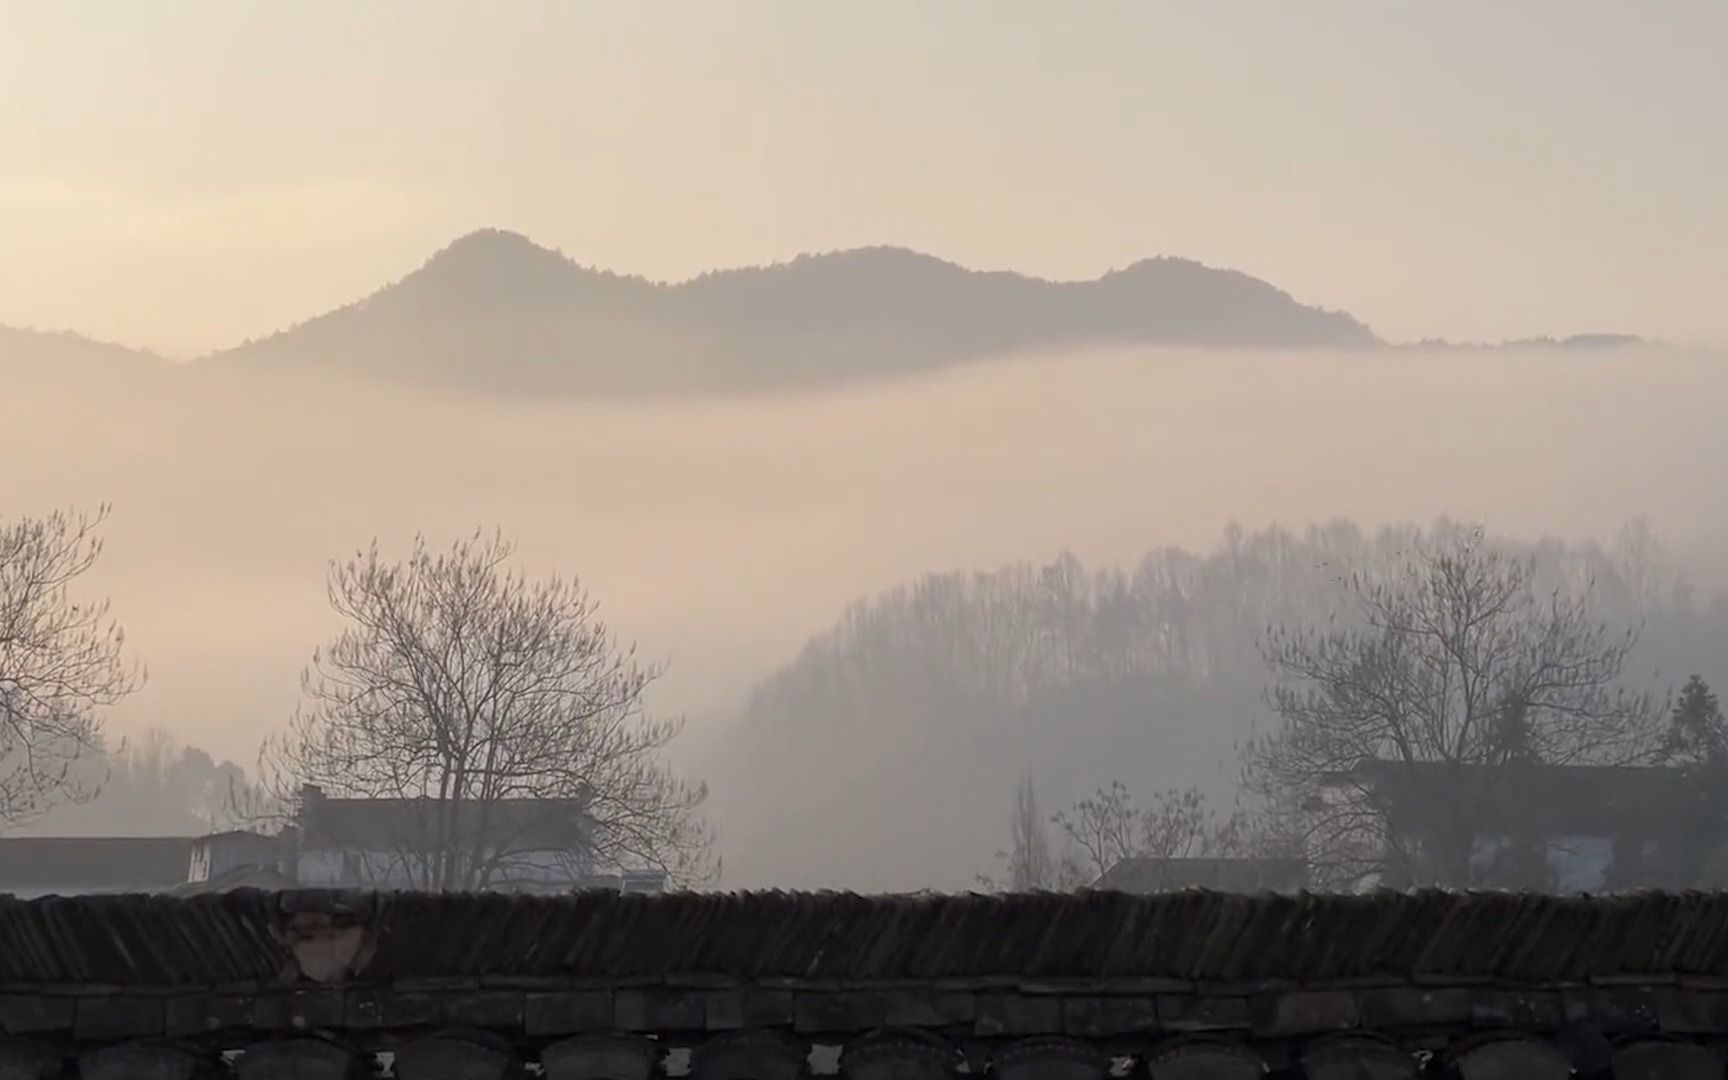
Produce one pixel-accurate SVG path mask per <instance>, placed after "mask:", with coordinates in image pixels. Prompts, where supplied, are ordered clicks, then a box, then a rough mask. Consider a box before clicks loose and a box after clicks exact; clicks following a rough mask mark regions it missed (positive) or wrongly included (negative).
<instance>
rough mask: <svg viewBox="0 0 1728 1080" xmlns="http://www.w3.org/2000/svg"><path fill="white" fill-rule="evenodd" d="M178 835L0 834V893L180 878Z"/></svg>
mask: <svg viewBox="0 0 1728 1080" xmlns="http://www.w3.org/2000/svg"><path fill="white" fill-rule="evenodd" d="M193 843H194V841H193V840H192V839H191V838H189V837H184V836H6V837H0V892H35V891H40V890H43V889H53V890H57V891H61V892H149V891H154V890H157V889H161V888H165V887H168V886H173V885H178V884H180V883H181V882H183V881H185V880H186V870H187V867H188V865H189V864H190V861H191V858H192V845H193Z"/></svg>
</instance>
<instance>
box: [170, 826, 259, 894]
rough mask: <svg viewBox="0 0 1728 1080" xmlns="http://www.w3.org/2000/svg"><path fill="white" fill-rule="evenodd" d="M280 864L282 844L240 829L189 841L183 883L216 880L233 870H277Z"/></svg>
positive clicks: (226, 875)
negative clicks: (188, 858)
mask: <svg viewBox="0 0 1728 1080" xmlns="http://www.w3.org/2000/svg"><path fill="white" fill-rule="evenodd" d="M281 861H282V845H281V842H280V841H279V840H278V839H277V838H276V837H274V836H266V835H264V834H263V833H255V832H247V831H245V830H242V829H235V830H230V831H228V832H219V833H211V834H210V835H209V836H200V837H199V838H198V839H196V840H194V841H193V842H192V860H191V864H190V866H189V867H188V868H187V871H186V880H187V881H188V882H193V883H196V882H206V881H215V880H218V879H221V878H224V877H229V876H231V875H232V874H233V873H234V871H236V870H242V869H258V868H263V867H270V868H276V867H278V866H279V865H280V863H281Z"/></svg>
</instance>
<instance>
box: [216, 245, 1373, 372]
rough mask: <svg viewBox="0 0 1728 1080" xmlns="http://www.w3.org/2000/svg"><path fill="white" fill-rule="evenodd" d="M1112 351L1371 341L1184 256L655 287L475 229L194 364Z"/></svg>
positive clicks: (932, 362)
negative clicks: (376, 283)
mask: <svg viewBox="0 0 1728 1080" xmlns="http://www.w3.org/2000/svg"><path fill="white" fill-rule="evenodd" d="M1105 343H1119V344H1171V345H1175V344H1187V345H1218V346H1256V345H1258V346H1264V347H1293V348H1301V347H1361V346H1369V345H1376V344H1380V340H1379V338H1377V337H1376V336H1375V335H1374V334H1373V332H1372V331H1371V330H1369V329H1368V327H1367V326H1365V325H1364V324H1362V323H1360V322H1358V321H1357V320H1356V319H1354V318H1353V317H1351V316H1349V315H1347V314H1344V313H1341V312H1332V311H1326V310H1323V309H1320V308H1315V307H1309V306H1306V305H1303V304H1300V303H1298V302H1296V301H1295V300H1294V299H1293V298H1292V297H1290V296H1289V294H1287V293H1285V292H1283V291H1282V290H1280V289H1277V288H1276V287H1274V286H1272V285H1270V284H1269V283H1266V282H1264V281H1261V280H1259V279H1257V278H1253V277H1250V276H1249V275H1246V274H1242V273H1240V272H1238V271H1232V270H1217V269H1214V268H1211V267H1207V266H1204V265H1203V264H1201V263H1198V262H1194V261H1192V260H1187V259H1173V258H1158V259H1145V260H1140V261H1138V262H1136V263H1133V264H1130V265H1129V266H1128V267H1124V268H1120V269H1116V270H1112V271H1109V272H1107V273H1105V274H1102V275H1100V276H1099V277H1097V278H1094V279H1091V280H1086V281H1072V282H1059V281H1049V280H1045V279H1039V278H1034V277H1030V276H1027V275H1024V274H1019V273H1016V272H1013V271H1002V270H996V271H977V270H971V269H968V268H966V267H963V266H960V265H959V264H956V263H953V262H950V261H947V260H944V259H941V258H938V257H936V256H932V255H927V254H924V253H921V252H916V251H913V250H911V249H908V248H900V247H889V246H878V247H868V248H852V249H845V250H840V251H830V252H822V253H812V254H805V255H800V256H798V257H796V258H794V259H792V260H790V261H787V262H779V263H772V264H768V265H765V266H754V267H739V268H731V269H722V270H713V271H708V272H706V273H703V274H699V275H696V276H695V277H692V278H687V279H685V280H682V281H677V282H655V281H651V280H649V279H647V278H644V277H640V276H633V275H625V274H619V273H615V272H612V271H608V270H601V269H597V268H594V267H589V266H584V265H582V264H579V263H577V262H575V261H574V260H571V259H569V258H568V257H566V256H564V255H563V254H562V253H560V252H557V251H554V250H552V249H549V248H545V247H542V246H541V245H539V244H536V243H534V242H533V241H532V240H530V239H528V238H527V237H525V236H522V235H521V234H519V233H514V232H509V231H506V230H500V229H482V230H477V231H475V232H471V233H468V234H465V235H463V236H461V237H458V238H457V239H456V240H454V241H452V242H451V243H449V244H447V245H445V246H444V247H443V248H440V249H439V250H438V251H436V252H434V253H433V254H432V255H431V256H430V257H428V258H427V259H426V260H425V261H424V262H423V263H422V264H421V265H420V266H419V267H417V268H416V269H415V270H413V271H411V272H410V273H408V274H406V275H404V276H403V277H401V278H399V279H397V280H396V281H394V282H391V283H390V284H388V285H386V286H384V287H382V288H380V289H378V290H375V291H374V292H372V293H370V294H368V295H367V296H365V297H362V298H361V299H359V300H357V301H355V302H353V303H350V304H347V305H344V306H342V307H339V308H335V309H333V310H331V311H328V312H325V313H323V314H321V315H318V316H314V317H313V318H311V319H308V320H305V321H303V322H300V323H297V324H295V325H294V326H291V327H288V328H285V329H284V330H282V331H279V332H277V333H275V334H272V335H270V336H268V337H265V338H261V339H258V340H255V341H250V342H246V343H243V344H241V345H239V346H236V347H233V348H230V349H225V350H220V351H218V352H216V353H212V354H210V355H209V356H207V357H205V358H204V360H203V363H207V364H218V363H220V364H236V365H238V364H251V365H260V366H280V365H282V364H287V363H296V364H301V365H307V366H318V367H325V368H331V367H335V368H343V369H348V370H353V371H359V372H363V373H366V374H370V375H373V376H380V377H384V378H387V379H396V380H407V381H412V382H431V383H440V384H453V385H457V386H461V387H464V388H468V389H484V390H490V391H506V392H531V393H644V392H646V393H654V392H664V391H682V390H698V391H724V390H767V389H783V388H793V387H801V386H816V385H832V384H841V383H849V382H856V381H862V380H867V379H870V378H874V377H880V376H885V375H895V374H902V373H911V372H916V371H925V370H939V369H943V368H947V367H951V366H954V365H955V364H959V363H964V362H967V361H969V360H975V359H980V358H982V357H985V356H988V355H993V354H1000V353H1005V352H1012V351H1017V350H1025V349H1036V348H1049V347H1057V346H1064V345H1075V346H1078V345H1085V344H1105Z"/></svg>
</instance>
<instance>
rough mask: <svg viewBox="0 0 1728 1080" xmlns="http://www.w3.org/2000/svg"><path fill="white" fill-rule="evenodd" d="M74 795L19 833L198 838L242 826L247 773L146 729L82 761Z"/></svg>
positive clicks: (248, 801)
mask: <svg viewBox="0 0 1728 1080" xmlns="http://www.w3.org/2000/svg"><path fill="white" fill-rule="evenodd" d="M73 793H74V794H75V795H77V796H79V797H76V798H70V799H65V800H62V801H59V802H56V803H55V804H54V805H53V806H52V807H51V808H49V809H48V810H47V812H46V813H44V814H43V815H42V816H41V817H40V818H37V819H35V820H33V821H31V822H29V823H28V826H27V827H26V828H25V829H24V830H22V831H24V832H25V833H29V834H34V835H38V836H202V835H204V834H206V833H211V832H219V831H221V830H223V829H227V828H230V827H234V826H236V825H239V824H241V823H243V822H244V820H245V819H246V817H247V816H248V815H249V813H250V812H251V810H252V808H253V807H254V806H256V805H257V803H258V802H259V799H260V797H261V796H260V794H259V792H258V791H257V789H256V788H255V787H254V786H253V784H252V783H251V781H250V780H249V779H248V777H247V775H246V770H245V769H244V768H242V767H241V766H240V765H237V764H235V763H234V762H232V761H227V760H218V759H217V758H214V757H212V756H211V755H210V753H209V752H208V751H206V750H203V749H201V748H200V747H197V746H192V745H187V744H184V743H181V742H180V741H179V740H177V739H175V738H174V737H173V736H172V735H170V734H169V733H167V732H166V731H162V730H160V729H155V728H153V729H151V730H149V731H146V732H145V733H144V734H143V735H141V736H138V737H136V738H133V739H128V740H123V741H119V742H117V744H116V745H114V746H113V747H112V748H110V747H107V746H104V747H102V748H101V749H100V750H99V751H98V752H96V753H92V754H89V755H86V756H85V757H83V758H81V759H80V760H79V761H78V763H77V767H76V776H75V779H74V783H73Z"/></svg>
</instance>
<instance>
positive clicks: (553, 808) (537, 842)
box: [299, 794, 591, 851]
mask: <svg viewBox="0 0 1728 1080" xmlns="http://www.w3.org/2000/svg"><path fill="white" fill-rule="evenodd" d="M449 805H450V804H449V802H448V800H444V799H436V798H409V799H351V798H332V797H330V796H325V795H322V794H316V795H313V796H312V797H310V798H305V797H303V799H302V806H301V811H300V819H299V826H300V830H301V839H300V844H301V847H302V849H304V850H319V849H356V848H358V849H367V850H385V851H425V850H430V849H431V848H433V847H436V846H438V845H437V843H436V841H437V838H439V837H440V836H441V835H442V834H443V829H442V828H441V825H442V822H441V820H440V817H441V815H442V814H443V813H444V812H445V811H446V809H447V808H448V807H449ZM590 822H591V819H590V817H589V815H588V812H587V802H586V800H581V799H499V800H495V801H491V802H485V803H482V802H478V801H474V802H469V803H466V804H464V805H463V806H462V807H461V813H460V817H459V819H458V824H457V826H456V830H455V831H456V833H457V834H458V836H459V838H460V839H461V842H462V843H464V844H468V843H472V842H473V841H474V840H475V839H480V838H484V840H485V841H486V846H491V847H502V848H507V849H509V850H514V851H527V850H550V851H575V850H579V849H581V848H583V847H584V846H585V845H586V841H587V838H588V836H589V826H590Z"/></svg>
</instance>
